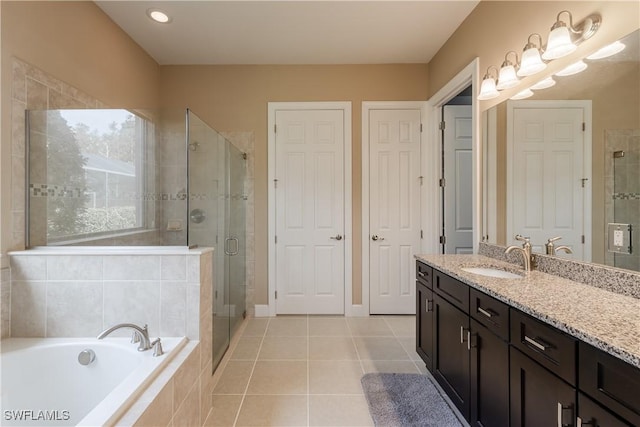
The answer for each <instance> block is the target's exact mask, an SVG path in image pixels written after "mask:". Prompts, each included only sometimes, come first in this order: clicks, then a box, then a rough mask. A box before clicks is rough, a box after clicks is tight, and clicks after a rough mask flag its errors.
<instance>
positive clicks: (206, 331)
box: [200, 309, 213, 368]
mask: <svg viewBox="0 0 640 427" xmlns="http://www.w3.org/2000/svg"><path fill="white" fill-rule="evenodd" d="M211 319H212V312H211V309H209V310H207V311H205V312H204V313H201V317H200V367H201V368H204V366H205V365H206V364H207V363H209V362H210V361H211V359H212V358H213V347H212V346H213V322H212V320H211Z"/></svg>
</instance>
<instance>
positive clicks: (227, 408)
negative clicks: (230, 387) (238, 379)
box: [204, 395, 242, 427]
mask: <svg viewBox="0 0 640 427" xmlns="http://www.w3.org/2000/svg"><path fill="white" fill-rule="evenodd" d="M241 402H242V395H214V396H213V408H212V409H211V412H209V416H208V417H207V419H206V420H205V422H204V425H205V427H232V426H233V423H234V422H235V421H236V415H237V413H238V409H240V403H241Z"/></svg>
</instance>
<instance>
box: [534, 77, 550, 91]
mask: <svg viewBox="0 0 640 427" xmlns="http://www.w3.org/2000/svg"><path fill="white" fill-rule="evenodd" d="M555 84H556V81H555V80H553V78H552V77H547V78H546V79H543V80H540V81H539V82H538V83H536V84H534V85H533V86H531V87H530V88H529V89H531V90H540V89H546V88H549V87H551V86H553V85H555Z"/></svg>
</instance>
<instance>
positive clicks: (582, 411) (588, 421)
mask: <svg viewBox="0 0 640 427" xmlns="http://www.w3.org/2000/svg"><path fill="white" fill-rule="evenodd" d="M577 421H578V423H577V424H578V427H582V426H588V427H633V425H632V424H629V423H628V422H626V421H623V420H621V419H619V418H618V417H616V416H615V415H613V414H612V413H611V412H609V411H608V410H606V409H605V408H603V407H602V406H600V405H598V404H597V403H596V402H594V401H593V400H591V399H589V398H588V397H587V396H585V395H584V394H582V393H578V420H577Z"/></svg>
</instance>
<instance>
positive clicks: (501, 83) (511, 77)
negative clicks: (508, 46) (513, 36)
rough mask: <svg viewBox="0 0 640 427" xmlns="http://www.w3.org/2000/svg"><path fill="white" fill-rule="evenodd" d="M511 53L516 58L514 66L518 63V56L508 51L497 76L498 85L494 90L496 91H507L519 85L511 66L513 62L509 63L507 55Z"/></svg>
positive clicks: (513, 68)
mask: <svg viewBox="0 0 640 427" xmlns="http://www.w3.org/2000/svg"><path fill="white" fill-rule="evenodd" d="M510 53H513V54H514V55H515V57H516V62H515V63H516V64H517V63H518V54H517V53H515V52H514V51H512V50H510V51H509V52H507V54H506V55H505V56H504V62H503V63H502V66H501V67H500V74H499V75H498V84H497V85H496V88H497V89H498V90H503V89H509V88H512V87H514V86H517V85H518V83H520V80H518V76H516V68H515V66H514V65H513V62H511V61H509V54H510Z"/></svg>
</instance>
